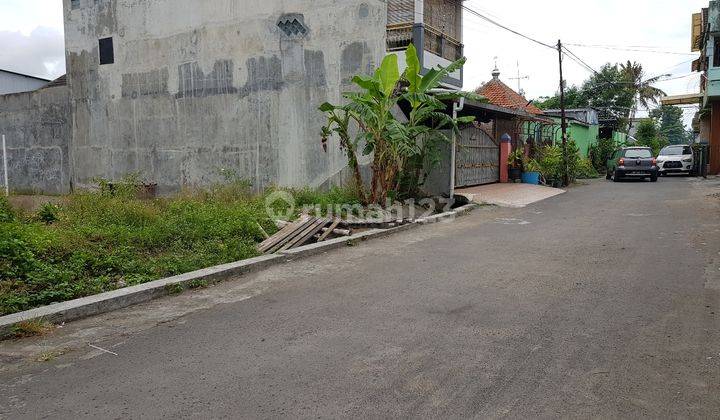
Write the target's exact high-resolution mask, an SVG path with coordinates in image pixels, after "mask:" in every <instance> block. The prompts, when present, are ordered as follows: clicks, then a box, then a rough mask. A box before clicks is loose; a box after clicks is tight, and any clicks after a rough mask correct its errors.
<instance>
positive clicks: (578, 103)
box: [536, 61, 664, 130]
mask: <svg viewBox="0 0 720 420" xmlns="http://www.w3.org/2000/svg"><path fill="white" fill-rule="evenodd" d="M660 77H661V76H658V77H653V78H650V79H646V78H645V73H644V70H643V68H642V65H640V64H638V63H633V62H630V61H628V62H627V63H618V64H611V63H607V64H605V65H604V66H603V67H602V69H600V71H599V72H598V74H593V75H592V76H590V78H588V79H587V80H586V81H585V82H584V83H583V84H582V85H581V86H579V87H578V86H571V87H568V88H566V91H565V94H566V98H565V106H566V108H568V109H570V108H585V107H588V106H591V107H595V108H599V109H604V110H607V111H610V112H612V113H613V114H615V115H617V116H618V117H619V119H620V122H621V127H620V129H621V130H623V129H625V128H627V124H628V122H629V117H630V113H631V111H632V110H633V109H634V108H635V105H636V102H637V103H639V104H641V105H642V106H644V107H648V105H650V104H656V103H657V102H658V99H659V98H660V97H661V96H663V95H664V92H663V91H662V90H660V89H658V88H655V87H654V86H653V85H654V84H655V83H657V81H658V80H659V79H660ZM536 105H537V106H538V107H540V108H541V109H558V108H560V97H559V94H557V95H555V96H552V97H541V98H540V99H539V100H538V101H536Z"/></svg>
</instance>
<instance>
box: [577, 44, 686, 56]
mask: <svg viewBox="0 0 720 420" xmlns="http://www.w3.org/2000/svg"><path fill="white" fill-rule="evenodd" d="M567 45H571V46H573V47H580V48H599V49H603V50H611V51H631V52H644V53H653V54H666V55H693V56H694V55H696V53H685V52H676V51H659V50H642V49H637V48H624V47H611V46H603V45H586V44H570V43H568V44H567Z"/></svg>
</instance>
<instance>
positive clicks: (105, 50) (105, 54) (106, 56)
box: [98, 38, 115, 65]
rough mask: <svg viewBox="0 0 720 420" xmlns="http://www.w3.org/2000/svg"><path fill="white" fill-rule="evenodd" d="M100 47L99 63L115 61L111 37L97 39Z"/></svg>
mask: <svg viewBox="0 0 720 420" xmlns="http://www.w3.org/2000/svg"><path fill="white" fill-rule="evenodd" d="M98 45H99V47H100V65H103V64H113V63H114V62H115V48H114V47H113V39H112V38H103V39H101V40H99V41H98Z"/></svg>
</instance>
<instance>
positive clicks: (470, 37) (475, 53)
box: [0, 0, 708, 114]
mask: <svg viewBox="0 0 720 420" xmlns="http://www.w3.org/2000/svg"><path fill="white" fill-rule="evenodd" d="M238 1H250V0H238ZM61 4H62V0H0V45H2V46H3V47H2V48H1V49H0V68H3V69H9V70H13V71H17V72H21V73H28V74H32V75H36V76H40V77H46V78H49V79H52V78H54V77H57V76H59V75H62V74H63V73H64V72H65V70H64V66H65V62H64V54H63V35H62V34H63V23H62V6H61ZM707 4H708V1H707V0H585V1H583V2H578V1H576V0H549V1H544V2H540V1H531V0H502V1H497V0H493V1H490V0H468V1H467V2H466V5H467V6H468V7H470V8H472V9H475V10H477V11H478V12H480V13H482V14H484V15H486V16H489V17H491V18H493V19H495V20H497V21H498V22H500V23H502V24H504V25H506V26H508V27H510V28H513V29H515V30H517V31H519V32H522V33H524V34H527V35H529V36H531V37H533V38H535V39H537V40H539V41H541V42H543V43H546V44H554V43H556V42H557V40H558V38H561V39H562V40H563V42H564V43H565V44H567V46H568V48H569V49H570V50H571V51H573V52H574V53H575V54H577V55H578V56H579V57H580V58H582V59H583V60H584V61H585V62H587V63H588V64H589V65H591V66H592V67H594V68H596V69H598V68H600V67H601V66H602V65H603V64H604V63H606V62H619V61H627V60H634V61H638V62H640V63H642V64H643V67H644V68H645V69H646V73H647V74H648V75H657V74H665V73H669V74H672V75H673V77H680V78H678V79H675V80H671V81H667V82H662V83H660V84H659V86H660V87H661V88H663V89H664V90H665V91H666V92H667V93H668V94H681V93H689V92H693V91H697V89H698V84H699V77H698V76H697V75H689V74H690V62H691V60H692V59H693V58H694V57H696V56H697V55H690V53H689V48H690V15H691V14H692V13H693V12H697V11H699V10H700V9H701V8H702V7H704V6H707ZM465 44H466V55H467V56H468V59H469V61H468V65H467V67H466V72H465V74H466V86H465V88H466V89H471V88H474V87H477V86H478V85H480V84H481V83H482V82H484V81H487V80H488V79H489V78H490V72H491V71H492V68H493V66H494V57H497V63H498V66H499V68H500V70H501V72H502V76H501V77H502V78H503V80H505V81H506V82H507V83H508V84H510V85H511V86H517V81H516V80H511V79H510V78H512V77H517V72H518V64H519V69H520V74H521V76H529V79H526V80H522V81H521V86H522V89H523V90H525V92H526V94H527V97H528V98H536V97H539V96H544V95H552V94H553V93H554V92H555V91H556V90H557V86H558V81H557V78H558V75H557V67H558V64H557V53H556V52H555V51H553V50H551V49H549V48H545V47H542V46H540V45H537V44H534V43H532V42H530V41H527V40H525V39H523V38H520V37H518V36H516V35H513V34H511V33H509V32H507V31H505V30H502V29H500V28H497V27H495V26H493V25H491V24H490V23H488V22H486V21H484V20H482V19H481V18H479V17H476V16H472V15H470V14H469V13H466V15H465ZM572 44H583V45H602V46H610V47H607V48H588V47H581V46H575V45H572ZM623 49H626V50H643V51H624V50H623ZM590 74H591V73H590V72H589V71H588V70H586V69H583V68H582V67H581V66H579V65H577V64H575V63H574V62H572V61H570V60H566V78H567V79H568V81H569V83H571V84H579V83H581V82H582V81H583V80H584V79H586V78H587V77H588V76H590ZM683 76H687V77H683ZM690 113H691V111H688V114H690Z"/></svg>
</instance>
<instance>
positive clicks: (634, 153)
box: [625, 149, 653, 159]
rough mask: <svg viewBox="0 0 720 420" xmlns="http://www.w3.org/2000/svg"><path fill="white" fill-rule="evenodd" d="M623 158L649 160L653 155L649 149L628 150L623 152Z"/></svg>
mask: <svg viewBox="0 0 720 420" xmlns="http://www.w3.org/2000/svg"><path fill="white" fill-rule="evenodd" d="M625 157H626V158H630V159H636V158H651V157H653V155H652V150H650V149H628V150H626V151H625Z"/></svg>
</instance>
